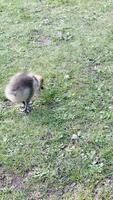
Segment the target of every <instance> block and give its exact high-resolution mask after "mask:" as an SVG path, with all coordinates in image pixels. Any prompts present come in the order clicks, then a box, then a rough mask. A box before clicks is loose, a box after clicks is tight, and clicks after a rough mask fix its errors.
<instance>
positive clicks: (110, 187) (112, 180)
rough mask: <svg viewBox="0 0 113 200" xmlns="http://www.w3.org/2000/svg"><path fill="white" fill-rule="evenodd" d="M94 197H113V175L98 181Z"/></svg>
mask: <svg viewBox="0 0 113 200" xmlns="http://www.w3.org/2000/svg"><path fill="white" fill-rule="evenodd" d="M93 193H94V199H95V200H99V199H103V200H104V199H106V198H109V199H110V200H112V199H113V177H106V178H104V179H102V180H101V181H98V182H97V183H96V184H95V187H94V190H93Z"/></svg>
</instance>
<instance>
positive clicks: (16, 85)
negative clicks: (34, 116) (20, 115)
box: [5, 72, 43, 113]
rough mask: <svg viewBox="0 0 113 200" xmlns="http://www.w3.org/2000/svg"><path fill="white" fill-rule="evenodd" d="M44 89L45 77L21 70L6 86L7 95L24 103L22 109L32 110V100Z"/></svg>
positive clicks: (13, 100)
mask: <svg viewBox="0 0 113 200" xmlns="http://www.w3.org/2000/svg"><path fill="white" fill-rule="evenodd" d="M40 89H43V78H42V76H40V75H33V74H32V73H28V72H20V73H17V74H16V75H14V76H13V77H12V78H11V79H10V81H9V83H8V85H7V86H6V88H5V96H6V98H7V99H9V100H10V101H11V102H13V103H17V104H18V103H22V104H23V106H22V107H21V109H20V110H21V111H22V112H25V113H29V112H30V111H31V104H30V101H31V99H32V97H33V96H37V95H38V94H39V92H40Z"/></svg>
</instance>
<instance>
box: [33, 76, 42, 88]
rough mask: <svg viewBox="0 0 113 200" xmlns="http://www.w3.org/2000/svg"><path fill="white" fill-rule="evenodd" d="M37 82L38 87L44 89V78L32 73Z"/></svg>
mask: <svg viewBox="0 0 113 200" xmlns="http://www.w3.org/2000/svg"><path fill="white" fill-rule="evenodd" d="M34 77H35V78H36V79H37V81H38V83H39V89H44V79H43V78H42V76H40V75H34Z"/></svg>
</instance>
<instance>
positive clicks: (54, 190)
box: [47, 182, 77, 197]
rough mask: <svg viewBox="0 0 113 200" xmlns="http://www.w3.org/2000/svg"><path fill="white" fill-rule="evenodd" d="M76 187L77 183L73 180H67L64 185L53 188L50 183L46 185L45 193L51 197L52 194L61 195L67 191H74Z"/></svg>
mask: <svg viewBox="0 0 113 200" xmlns="http://www.w3.org/2000/svg"><path fill="white" fill-rule="evenodd" d="M76 187H77V184H76V183H75V182H69V183H67V184H65V186H64V187H62V188H53V186H52V185H50V186H48V189H47V195H48V197H51V196H53V195H56V196H58V197H61V196H63V195H64V194H65V193H67V192H72V191H74V190H75V189H76Z"/></svg>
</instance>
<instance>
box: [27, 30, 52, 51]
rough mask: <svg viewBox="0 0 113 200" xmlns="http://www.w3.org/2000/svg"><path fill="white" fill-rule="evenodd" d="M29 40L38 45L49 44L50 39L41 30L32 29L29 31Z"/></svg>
mask: <svg viewBox="0 0 113 200" xmlns="http://www.w3.org/2000/svg"><path fill="white" fill-rule="evenodd" d="M29 41H32V42H33V43H34V44H37V45H38V46H39V47H40V46H48V45H51V43H52V40H51V38H50V37H47V36H44V35H43V32H42V31H41V30H37V29H34V30H32V31H31V32H30V33H29Z"/></svg>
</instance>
